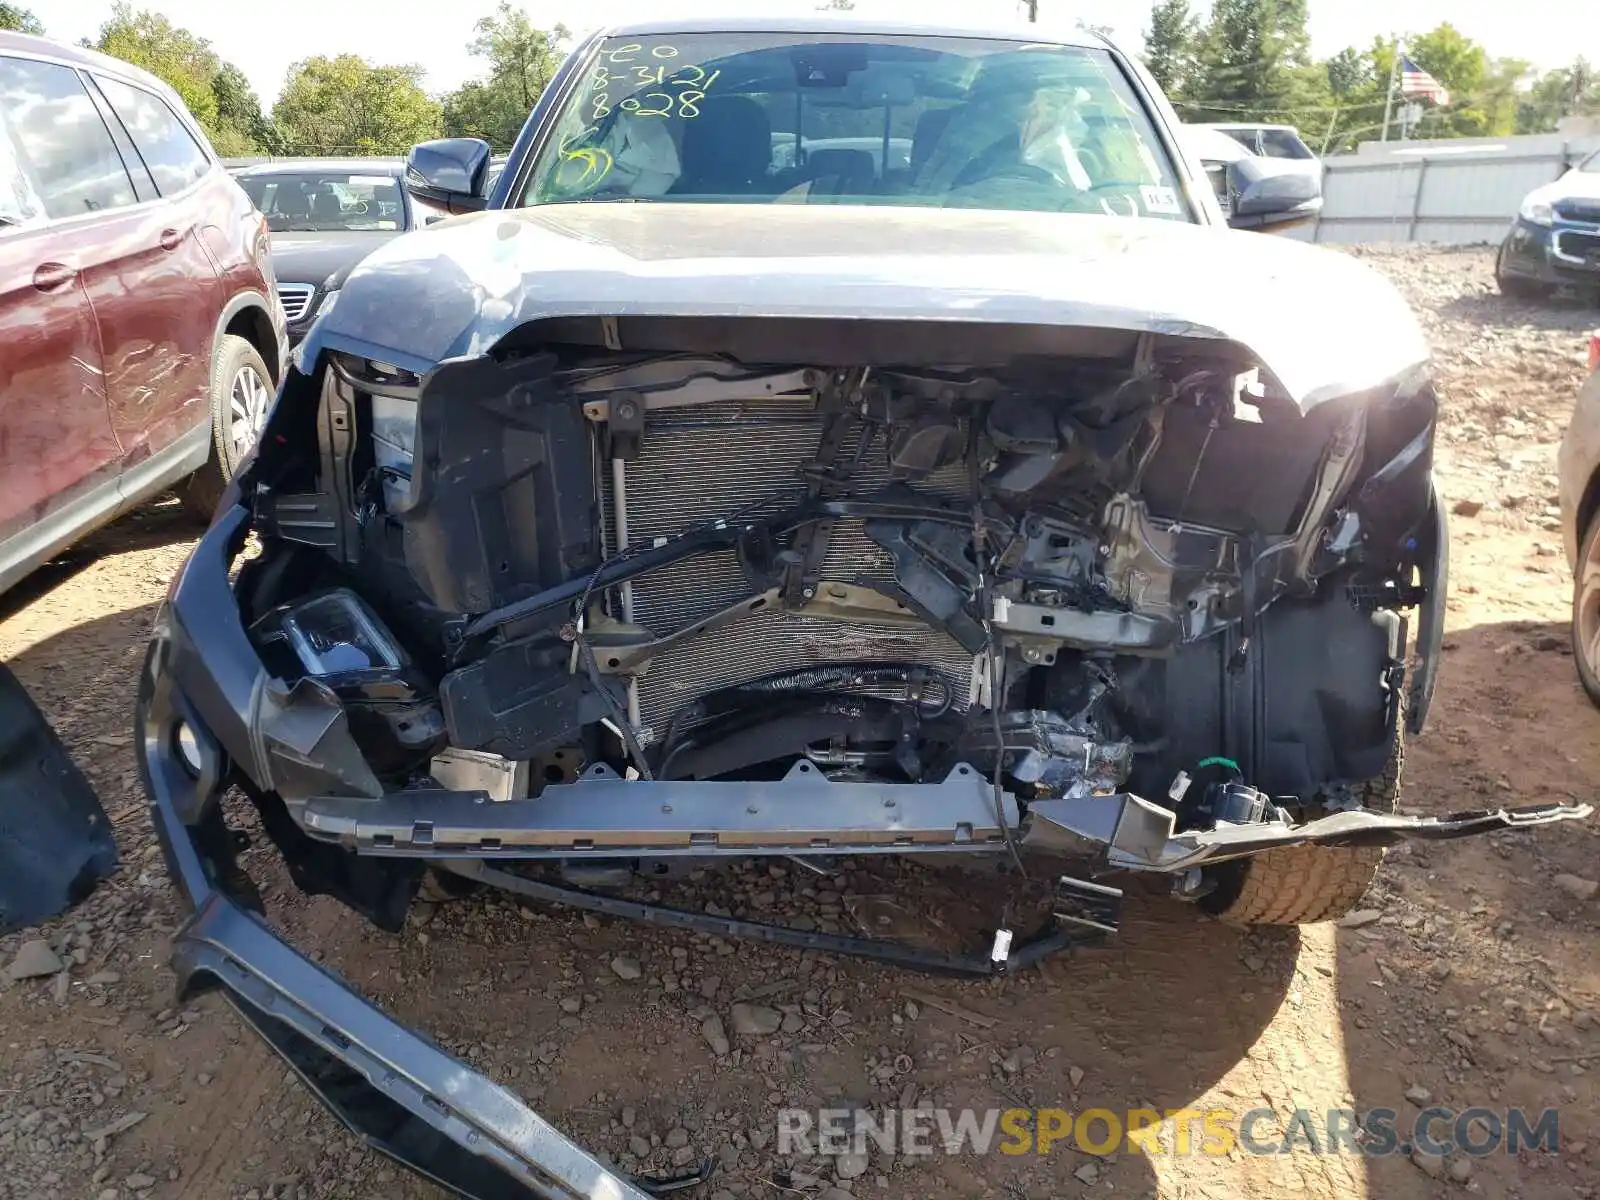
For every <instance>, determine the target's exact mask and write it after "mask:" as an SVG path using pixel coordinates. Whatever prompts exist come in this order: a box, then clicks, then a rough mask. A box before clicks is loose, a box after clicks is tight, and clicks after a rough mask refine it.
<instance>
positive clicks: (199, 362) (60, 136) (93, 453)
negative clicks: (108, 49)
mask: <svg viewBox="0 0 1600 1200" xmlns="http://www.w3.org/2000/svg"><path fill="white" fill-rule="evenodd" d="M273 292H274V282H273V275H272V267H271V261H270V255H269V248H268V242H267V228H266V222H265V221H264V219H263V218H262V217H261V215H260V214H259V213H258V212H256V211H255V210H254V208H253V206H252V205H251V203H250V200H249V198H248V197H246V196H245V194H244V192H243V191H241V190H240V188H239V186H238V185H237V184H236V183H234V182H233V180H232V179H230V178H229V176H228V175H227V173H226V172H225V171H224V170H223V168H222V166H221V164H220V163H219V162H218V161H217V159H216V157H215V155H214V154H213V153H212V151H211V148H210V146H209V145H208V144H207V142H206V140H205V136H204V135H203V134H202V133H201V132H200V130H199V128H198V126H197V125H196V124H195V122H194V119H193V117H192V116H190V114H189V113H188V111H187V110H186V109H185V108H184V106H183V102H182V101H181V100H180V99H179V98H178V96H177V94H176V93H174V92H173V91H172V90H171V89H170V88H168V87H167V86H166V85H165V84H163V83H161V82H160V81H159V80H158V79H156V78H155V77H154V76H152V75H149V74H147V73H146V72H144V71H141V70H139V69H137V68H136V67H132V66H130V65H128V64H127V63H123V62H119V61H117V60H115V59H112V58H107V57H105V56H103V55H100V54H95V53H93V52H91V51H87V50H78V49H72V48H69V47H66V46H60V45H56V44H55V43H52V42H48V41H44V40H42V39H39V38H32V37H25V36H22V35H20V34H8V33H0V591H4V590H5V589H6V588H7V587H9V586H10V585H11V584H13V583H15V582H16V581H17V580H18V579H20V578H21V577H22V576H23V575H25V574H26V573H27V572H28V571H30V570H32V569H33V568H34V567H36V566H38V565H39V564H40V563H42V562H44V561H45V560H46V559H48V558H49V557H50V556H51V555H53V554H56V553H58V552H59V551H60V550H61V549H62V548H63V547H64V546H66V545H67V544H68V543H70V542H72V541H74V540H75V539H77V538H78V537H81V536H82V535H83V534H85V533H87V532H88V531H89V530H91V529H93V528H95V527H96V526H98V525H101V524H104V523H105V522H107V521H109V520H111V519H113V518H114V517H116V516H118V515H119V514H120V513H122V512H124V511H126V510H127V509H129V508H131V507H132V506H133V505H135V504H137V503H139V502H140V501H141V500H143V499H145V498H147V497H149V496H151V495H153V494H155V493H157V492H160V491H162V490H163V489H166V488H169V487H172V486H173V485H175V484H179V483H182V482H184V481H185V480H187V481H188V482H187V484H186V486H185V488H184V495H185V499H186V500H187V501H188V502H189V503H190V504H191V505H192V506H193V507H195V508H197V509H204V510H206V511H207V512H208V513H209V511H210V509H211V508H212V507H214V506H215V504H216V501H217V500H218V499H219V498H220V497H221V495H222V491H223V488H224V485H225V484H226V482H227V480H228V479H229V478H230V477H231V475H232V474H233V472H234V470H235V469H236V468H237V467H238V465H239V462H240V460H241V459H242V458H243V456H244V454H245V452H246V451H247V450H248V449H249V447H250V446H251V444H252V443H253V441H254V439H255V435H256V433H257V431H258V430H259V429H260V427H261V422H262V420H263V418H264V417H265V414H266V410H267V407H268V405H269V403H270V401H271V398H272V396H273V394H274V392H275V390H276V386H277V379H278V376H279V373H280V371H281V370H282V368H283V364H284V360H285V357H286V341H285V332H284V324H283V317H282V315H281V313H280V311H279V308H278V304H277V302H276V299H275V298H274V295H273Z"/></svg>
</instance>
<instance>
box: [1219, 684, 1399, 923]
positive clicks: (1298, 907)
mask: <svg viewBox="0 0 1600 1200" xmlns="http://www.w3.org/2000/svg"><path fill="white" fill-rule="evenodd" d="M1404 765H1405V716H1404V713H1401V714H1400V716H1399V717H1397V719H1396V720H1395V726H1394V732H1393V733H1392V734H1391V735H1390V743H1389V758H1388V761H1387V763H1386V764H1385V766H1384V771H1383V774H1382V775H1380V776H1378V777H1377V778H1376V779H1369V780H1368V781H1367V782H1366V783H1365V784H1363V785H1362V786H1361V788H1360V789H1359V798H1360V800H1361V807H1362V808H1365V809H1367V810H1368V811H1370V812H1379V813H1392V812H1394V811H1395V810H1396V809H1397V808H1398V807H1399V805H1400V786H1401V785H1400V776H1401V772H1402V768H1403V767H1404ZM1384 853H1385V849H1384V847H1382V846H1317V845H1304V846H1285V847H1284V848H1283V849H1281V850H1268V851H1267V852H1266V853H1265V854H1258V855H1256V856H1255V857H1254V858H1248V859H1244V860H1242V861H1238V862H1232V863H1224V864H1223V865H1222V868H1221V872H1220V878H1219V880H1218V886H1217V889H1216V891H1214V892H1212V893H1211V894H1210V895H1209V896H1207V897H1206V898H1205V899H1204V900H1202V901H1201V902H1200V903H1201V907H1203V908H1205V909H1206V910H1207V911H1208V912H1210V913H1212V914H1213V915H1214V916H1216V917H1218V918H1220V919H1221V920H1223V921H1225V922H1227V923H1228V924H1229V925H1315V924H1316V923H1317V922H1319V921H1332V920H1336V919H1337V918H1339V917H1342V916H1344V915H1345V914H1346V913H1348V912H1350V911H1351V910H1352V909H1354V908H1355V907H1356V906H1357V905H1358V904H1360V903H1361V898H1362V897H1363V896H1365V895H1366V894H1367V889H1368V888H1369V887H1371V886H1372V880H1373V878H1374V877H1375V876H1376V875H1377V873H1378V865H1379V864H1380V863H1381V862H1383V856H1384Z"/></svg>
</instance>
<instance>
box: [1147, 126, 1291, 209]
mask: <svg viewBox="0 0 1600 1200" xmlns="http://www.w3.org/2000/svg"><path fill="white" fill-rule="evenodd" d="M1247 128H1264V129H1279V128H1282V129H1288V128H1289V127H1288V126H1281V127H1280V126H1243V125H1238V126H1234V125H1226V126H1225V125H1183V126H1181V127H1180V130H1181V132H1180V135H1179V136H1180V137H1181V138H1182V141H1183V147H1184V150H1185V151H1186V152H1187V153H1188V154H1189V156H1190V158H1191V159H1193V160H1194V161H1195V162H1197V163H1198V164H1199V165H1200V167H1201V168H1202V169H1203V170H1204V171H1205V174H1206V178H1207V179H1209V180H1210V181H1211V187H1212V190H1213V191H1215V192H1216V194H1217V203H1219V204H1220V205H1222V211H1223V212H1224V213H1226V214H1228V216H1229V217H1230V219H1233V218H1235V217H1243V216H1244V214H1238V213H1236V212H1235V209H1236V206H1237V205H1238V202H1239V192H1240V183H1241V181H1248V183H1249V185H1250V186H1251V189H1252V191H1253V192H1254V193H1255V195H1257V196H1258V197H1259V198H1260V199H1262V200H1267V199H1269V198H1271V197H1276V196H1279V195H1280V194H1281V195H1283V196H1288V195H1294V196H1295V197H1296V198H1297V199H1298V200H1299V201H1300V202H1301V205H1302V206H1303V211H1304V213H1305V219H1306V220H1310V219H1311V218H1313V217H1315V216H1316V215H1317V214H1318V213H1319V212H1321V211H1322V163H1321V161H1320V160H1318V159H1316V158H1312V159H1311V160H1310V161H1309V163H1308V162H1307V161H1306V160H1304V159H1291V158H1282V157H1275V156H1268V155H1263V154H1257V153H1255V152H1254V151H1252V150H1251V149H1250V148H1249V146H1248V145H1247V144H1246V141H1245V140H1243V139H1241V137H1240V136H1238V131H1241V130H1244V129H1247ZM1289 132H1291V133H1292V132H1294V131H1293V130H1292V129H1290V130H1289ZM1301 144H1302V145H1304V143H1301ZM1307 153H1308V154H1309V153H1310V151H1309V150H1308V151H1307ZM1235 223H1236V224H1237V222H1235ZM1277 227H1278V228H1279V229H1282V228H1287V227H1288V223H1287V222H1279V223H1278V226H1277Z"/></svg>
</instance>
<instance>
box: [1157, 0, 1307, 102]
mask: <svg viewBox="0 0 1600 1200" xmlns="http://www.w3.org/2000/svg"><path fill="white" fill-rule="evenodd" d="M1305 21H1306V5H1305V0H1215V2H1214V3H1213V4H1212V6H1211V19H1210V21H1209V22H1208V23H1207V25H1206V27H1205V32H1204V33H1203V34H1202V35H1201V38H1200V43H1199V49H1198V53H1197V70H1196V73H1195V78H1194V82H1193V86H1192V87H1191V88H1190V89H1189V91H1190V95H1189V97H1188V99H1189V103H1188V104H1187V105H1186V106H1185V107H1186V108H1187V110H1188V111H1187V113H1186V115H1187V116H1189V118H1190V119H1192V120H1202V121H1226V120H1239V119H1250V120H1270V119H1288V118H1292V117H1293V116H1294V110H1295V109H1296V107H1297V106H1300V107H1304V106H1306V105H1307V104H1308V102H1311V103H1313V104H1314V103H1315V101H1316V100H1318V99H1320V98H1321V97H1320V96H1319V95H1315V94H1312V95H1308V90H1309V91H1312V92H1313V93H1315V92H1318V91H1325V88H1321V87H1319V86H1318V83H1319V81H1318V80H1317V78H1316V74H1315V72H1311V71H1308V70H1307V69H1306V68H1308V67H1309V66H1310V65H1311V64H1310V58H1309V50H1308V47H1309V46H1310V39H1309V36H1308V35H1307V33H1306V27H1305Z"/></svg>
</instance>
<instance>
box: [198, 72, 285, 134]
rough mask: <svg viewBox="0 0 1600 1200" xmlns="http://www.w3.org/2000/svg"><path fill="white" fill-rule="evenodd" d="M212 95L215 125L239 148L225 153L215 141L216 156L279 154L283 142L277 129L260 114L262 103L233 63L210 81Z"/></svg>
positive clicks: (264, 115)
mask: <svg viewBox="0 0 1600 1200" xmlns="http://www.w3.org/2000/svg"><path fill="white" fill-rule="evenodd" d="M211 94H212V96H213V97H214V98H215V99H216V102H217V124H218V126H219V127H220V128H221V129H222V130H224V131H225V135H226V136H225V138H224V140H227V141H229V142H231V143H232V144H236V145H238V146H241V147H242V149H238V150H224V149H223V141H222V140H216V141H215V144H216V147H217V152H218V153H219V154H225V155H232V154H239V155H244V154H252V153H256V152H265V153H267V154H278V153H281V152H282V141H283V139H282V138H281V137H279V135H278V130H277V127H276V126H274V125H273V123H272V122H271V121H270V120H268V119H267V116H266V114H265V113H263V112H262V111H261V101H260V99H259V98H258V97H257V96H256V93H255V89H254V88H252V87H251V86H250V81H249V80H248V79H246V78H245V76H244V72H243V71H241V70H240V69H239V68H238V67H236V66H234V65H233V64H232V63H224V64H223V65H222V68H221V70H219V71H218V72H217V73H216V74H215V75H213V76H212V77H211Z"/></svg>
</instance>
